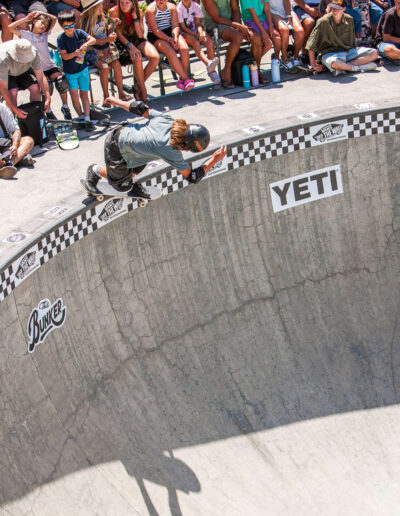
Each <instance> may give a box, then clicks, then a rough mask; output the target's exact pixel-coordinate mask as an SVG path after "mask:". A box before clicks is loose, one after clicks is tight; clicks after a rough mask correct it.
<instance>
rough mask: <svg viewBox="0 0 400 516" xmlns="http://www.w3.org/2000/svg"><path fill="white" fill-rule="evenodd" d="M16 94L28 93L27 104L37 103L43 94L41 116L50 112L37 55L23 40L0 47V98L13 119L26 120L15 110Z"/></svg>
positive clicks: (21, 113) (46, 86) (45, 85)
mask: <svg viewBox="0 0 400 516" xmlns="http://www.w3.org/2000/svg"><path fill="white" fill-rule="evenodd" d="M20 90H29V93H30V100H31V102H33V101H39V102H40V100H41V93H43V94H44V97H45V103H44V112H45V113H47V111H48V110H49V109H50V92H49V85H48V82H47V79H46V77H45V75H44V73H43V70H42V65H41V62H40V57H39V54H38V51H37V50H36V49H35V48H34V47H33V46H32V44H31V43H30V42H29V41H28V40H26V39H18V40H11V41H6V42H5V43H3V44H2V45H0V94H1V95H2V96H3V98H4V100H5V102H6V104H7V106H8V107H9V108H10V109H11V111H12V112H13V113H14V114H15V115H17V116H18V117H19V118H26V117H27V113H26V112H25V111H23V110H22V109H19V108H18V106H17V97H18V91H20Z"/></svg>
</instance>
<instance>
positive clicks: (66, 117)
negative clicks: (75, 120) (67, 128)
mask: <svg viewBox="0 0 400 516" xmlns="http://www.w3.org/2000/svg"><path fill="white" fill-rule="evenodd" d="M61 113H62V114H63V115H64V120H72V115H71V110H70V109H69V107H68V106H67V107H64V106H61Z"/></svg>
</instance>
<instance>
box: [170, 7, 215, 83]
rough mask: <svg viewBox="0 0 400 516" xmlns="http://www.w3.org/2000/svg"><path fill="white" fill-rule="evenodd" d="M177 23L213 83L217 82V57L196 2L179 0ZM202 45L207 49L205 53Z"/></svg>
mask: <svg viewBox="0 0 400 516" xmlns="http://www.w3.org/2000/svg"><path fill="white" fill-rule="evenodd" d="M177 10H178V23H179V27H180V29H181V34H182V36H183V38H184V40H185V41H186V43H187V44H188V45H189V47H192V48H193V50H194V52H195V54H196V56H197V57H198V58H199V59H200V61H202V63H204V64H205V65H206V69H207V73H208V76H209V77H210V79H211V80H212V82H213V83H215V84H219V83H220V82H221V79H220V77H219V75H218V74H217V72H216V71H215V68H216V67H217V65H218V62H219V60H218V57H215V49H214V43H213V42H212V39H211V38H210V36H209V35H208V34H207V33H206V32H205V31H204V28H203V25H202V20H203V12H202V10H201V9H200V6H199V4H198V3H196V2H195V1H194V0H180V2H179V4H178V6H177ZM202 45H204V46H205V47H206V49H207V56H206V55H205V53H204V51H203V49H202Z"/></svg>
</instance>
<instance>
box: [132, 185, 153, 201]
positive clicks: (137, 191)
mask: <svg viewBox="0 0 400 516" xmlns="http://www.w3.org/2000/svg"><path fill="white" fill-rule="evenodd" d="M131 193H132V194H133V196H134V197H140V198H141V199H151V197H150V194H149V193H148V191H147V190H146V188H145V187H144V186H142V185H141V184H140V183H133V186H132V188H131Z"/></svg>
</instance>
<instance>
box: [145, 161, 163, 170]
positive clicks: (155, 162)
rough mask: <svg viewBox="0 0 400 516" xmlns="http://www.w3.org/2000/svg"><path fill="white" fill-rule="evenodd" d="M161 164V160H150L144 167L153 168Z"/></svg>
mask: <svg viewBox="0 0 400 516" xmlns="http://www.w3.org/2000/svg"><path fill="white" fill-rule="evenodd" d="M161 165H162V161H150V162H149V163H147V167H146V169H147V170H153V169H154V168H158V167H161Z"/></svg>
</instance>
